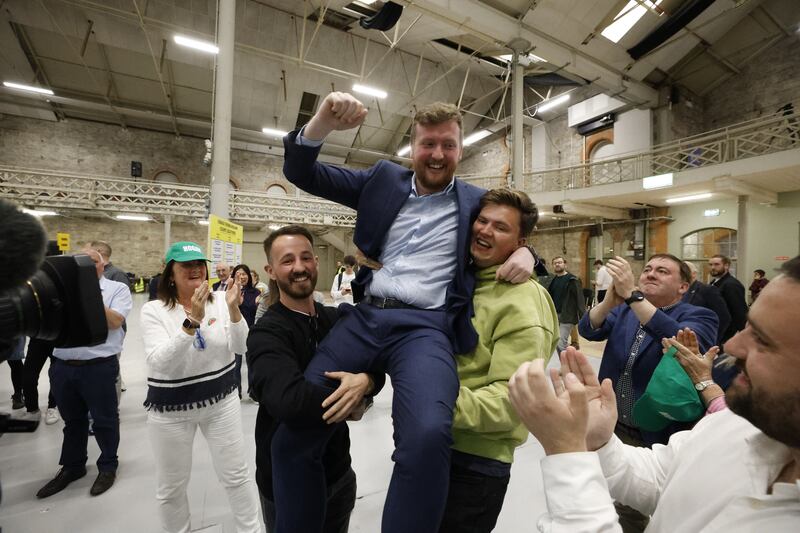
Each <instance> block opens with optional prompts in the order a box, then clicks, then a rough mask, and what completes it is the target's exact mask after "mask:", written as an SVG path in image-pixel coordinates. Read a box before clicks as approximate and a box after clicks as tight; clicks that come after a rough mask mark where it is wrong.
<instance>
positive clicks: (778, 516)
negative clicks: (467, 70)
mask: <svg viewBox="0 0 800 533" xmlns="http://www.w3.org/2000/svg"><path fill="white" fill-rule="evenodd" d="M366 112H367V111H366V108H365V107H364V106H363V105H362V104H361V102H359V101H358V100H356V99H355V98H354V97H352V96H351V95H349V94H345V93H331V94H330V95H328V96H327V97H326V98H325V99H324V101H323V102H322V103H321V104H320V106H319V109H318V111H317V113H316V114H315V115H314V117H313V118H312V119H311V121H310V122H309V123H308V124H306V126H304V127H303V128H302V129H300V130H298V131H295V132H292V133H291V134H289V135H288V136H287V138H286V139H285V141H286V155H285V158H286V165H285V167H284V171H285V173H286V176H287V178H288V179H289V180H290V181H291V182H292V183H294V184H296V185H297V186H298V187H300V188H302V189H304V190H306V191H307V192H309V193H311V194H315V195H317V196H321V197H324V198H328V199H331V200H335V201H339V202H342V203H343V204H345V205H347V206H348V207H351V208H353V209H356V210H357V212H358V218H357V222H356V228H355V233H354V245H355V246H356V247H357V249H358V253H357V254H356V255H346V256H345V257H343V259H342V261H341V264H340V265H337V269H336V272H335V275H334V277H333V279H332V281H331V289H330V298H331V300H332V301H333V305H332V306H325V305H323V302H324V296H323V294H322V293H321V292H319V291H317V290H316V289H317V286H316V285H317V277H318V269H319V260H318V258H317V257H316V256H315V255H314V251H313V250H314V249H313V235H312V233H311V232H310V231H309V230H308V229H307V228H304V227H302V226H295V225H290V226H285V227H283V228H281V229H278V230H275V231H273V232H272V233H270V234H269V235H268V236H267V237H266V239H265V241H264V253H265V261H266V268H265V270H266V274H267V275H268V278H269V280H268V281H269V283H263V282H261V281H260V280H259V278H258V274H257V273H256V272H255V269H251V268H250V267H249V266H247V265H244V264H239V265H235V266H231V265H228V264H225V263H217V264H216V265H214V273H215V274H216V277H217V278H218V281H217V282H216V283H213V285H210V284H209V283H210V277H211V274H210V266H209V259H208V258H207V257H206V256H205V254H204V253H203V250H202V248H201V247H200V246H199V245H198V244H196V243H194V242H188V241H182V242H176V243H174V244H172V245H171V246H170V248H169V250H168V251H167V253H166V255H165V257H164V262H163V265H162V269H161V272H160V273H159V274H158V275H156V276H154V277H153V278H152V280H151V281H150V284H149V293H150V298H149V301H148V302H147V303H146V304H144V306H143V308H142V311H141V329H142V331H141V334H142V337H143V340H144V352H145V353H144V359H145V363H146V365H147V397H146V400H145V402H144V408H145V409H146V411H147V425H148V433H149V439H150V444H151V448H152V453H153V456H154V458H155V464H156V468H155V470H156V471H155V477H156V488H155V499H156V502H157V505H158V510H159V517H160V521H161V525H162V528H163V530H164V531H168V532H188V531H189V528H190V524H191V512H190V509H189V501H188V497H187V490H186V489H187V484H188V481H189V478H190V476H191V472H192V448H193V442H194V438H195V434H196V433H197V430H198V429H199V430H200V432H201V433H202V435H203V437H204V439H205V441H206V444H207V446H208V449H209V450H210V452H211V457H212V460H213V463H214V467H215V471H216V473H217V477H218V479H219V482H220V484H221V485H222V486H223V487H224V488H225V490H226V492H227V495H228V501H229V505H230V508H231V511H232V514H233V517H234V521H235V524H236V530H237V531H238V532H239V533H244V532H252V533H254V532H257V531H261V528H262V524H265V525H266V528H267V531H268V532H270V533H272V532H277V533H290V532H298V531H302V532H319V531H325V532H329V531H330V532H345V531H347V529H348V524H349V520H350V516H351V513H352V511H353V509H354V505H355V498H356V475H355V472H354V471H353V469H352V467H351V458H350V451H349V450H350V440H349V439H350V435H349V431H348V427H347V424H346V423H345V422H346V421H353V422H355V421H358V420H359V419H360V418H361V417H362V416H363V415H364V413H365V412H366V410H367V409H368V408H369V406H370V405H371V404H372V399H373V397H374V396H375V395H376V394H378V393H379V392H380V391H381V389H382V388H383V386H384V384H385V380H386V375H389V376H390V377H391V380H392V388H393V401H392V420H393V424H394V436H395V450H394V454H393V456H392V459H393V461H394V462H395V467H394V471H393V474H392V479H391V481H390V484H389V489H388V491H387V496H386V502H385V506H384V514H383V521H382V531H384V532H388V533H392V532H409V531H414V532H420V533H425V532H430V533H434V532H437V531H438V532H441V533H456V532H462V531H471V532H472V531H474V532H489V531H491V530H492V529H493V528H494V527H495V525H496V523H497V517H498V515H499V513H500V511H501V509H502V507H503V503H504V501H505V497H506V491H507V487H508V484H509V479H510V471H511V465H512V463H513V459H514V452H515V449H516V448H517V447H518V446H519V445H520V444H522V443H523V442H525V440H526V438H527V436H528V431H530V432H531V433H533V435H534V436H535V437H536V438H537V439H538V440H539V442H540V443H541V444H542V446H543V448H544V451H545V454H546V457H545V459H544V460H543V461H542V467H541V468H542V475H543V480H544V486H545V497H546V500H547V508H548V514H547V515H545V516H543V517H541V518H540V519H539V521H538V523H537V525H536V526H534V525H533V524H532V525H531V529H533V528H534V527H538V529H539V530H540V531H587V532H594V531H598V532H599V531H624V532H626V533H629V532H639V531H644V530H645V529H647V531H651V532H653V531H657V532H662V531H663V532H666V531H714V532H716V531H720V532H721V531H755V530H764V531H779V532H783V531H787V532H788V531H790V530H794V529H796V527H797V523H798V520H800V505H799V503H800V498H798V492H797V487H798V485H797V479H800V440H798V435H800V418H798V416H799V415H798V413H800V409H798V408H800V387H798V383H800V381H798V380H800V370H798V369H800V365H799V364H798V360H797V357H798V356H797V352H796V346H797V343H798V342H799V341H800V338H798V335H799V333H798V328H797V327H796V323H797V320H798V319H800V314H798V313H800V311H798V307H797V305H796V303H797V301H798V299H799V298H800V258H795V259H793V260H791V261H789V262H787V263H786V264H784V266H783V268H782V270H781V272H780V273H779V274H778V275H777V276H776V277H775V278H774V279H773V280H772V281H771V282H769V284H768V280H767V279H766V272H765V271H764V270H756V271H755V272H754V279H753V281H752V283H751V284H750V286H749V290H750V294H751V304H752V310H751V309H750V307H749V306H748V303H747V301H746V299H745V289H744V285H743V284H742V283H741V282H740V281H739V280H737V279H736V277H735V276H734V275H733V274H732V271H731V270H732V261H731V259H730V258H728V257H726V256H724V255H714V256H713V257H711V258H710V259H709V260H708V265H707V267H708V273H709V274H710V277H711V279H710V282H709V283H708V284H706V283H704V282H703V281H702V276H701V275H700V274H699V272H698V268H697V265H696V264H694V263H692V262H684V261H682V260H681V259H679V258H678V257H676V256H674V255H671V254H667V253H658V254H654V255H652V256H651V257H649V258H648V259H647V260H646V261H645V263H644V266H643V268H642V270H641V272H637V271H635V269H634V267H633V266H632V264H631V262H630V261H629V260H628V259H626V258H624V257H621V256H618V255H615V256H613V257H609V258H606V259H605V260H603V259H600V258H598V259H597V260H595V261H594V264H593V265H592V267H593V270H594V274H595V275H594V280H592V281H590V280H586V283H584V282H583V281H582V280H581V279H580V278H579V277H578V276H577V275H576V273H575V272H570V270H569V266H570V265H569V263H568V261H567V259H566V258H565V257H563V256H556V257H554V258H552V260H551V262H550V266H551V268H552V271H551V272H548V271H547V268H546V264H547V263H546V262H545V261H543V260H542V259H541V258H540V257H538V255H537V253H536V251H535V250H534V249H533V247H532V246H531V245H530V244H531V243H530V242H529V239H530V238H531V235H532V233H533V231H534V227H535V224H536V221H537V219H538V210H537V208H536V206H535V204H534V203H533V202H532V201H531V199H530V198H529V197H528V196H527V195H526V194H525V193H524V192H521V191H514V190H510V189H493V190H490V191H485V190H483V189H480V188H477V187H474V186H472V185H469V184H466V183H464V182H461V181H459V180H457V179H455V177H454V173H455V169H456V167H457V164H458V161H459V159H460V157H461V150H462V132H461V115H460V113H459V111H458V109H457V108H456V107H455V106H452V105H449V104H443V103H437V104H433V105H431V106H427V107H424V108H421V109H420V110H419V111H418V112H417V114H416V116H415V117H414V121H413V124H412V127H411V144H412V152H411V157H412V169H411V170H409V169H407V168H405V167H402V166H399V165H396V164H394V163H390V162H387V161H381V162H379V163H378V164H376V165H375V166H374V167H373V168H370V169H365V170H352V169H346V168H341V167H334V166H332V165H328V164H325V163H321V162H318V161H317V160H316V157H317V154H318V153H319V147H320V145H321V144H322V143H323V142H324V140H325V138H326V136H327V135H328V134H329V133H330V132H332V131H336V130H343V129H352V128H356V127H358V126H359V124H360V123H361V122H362V121H363V119H364V116H365V115H366ZM363 198H368V199H369V201H362V200H361V199H363ZM81 253H84V254H86V255H88V256H89V257H90V258H91V259H92V261H93V262H94V264H95V265H96V271H97V276H98V280H99V285H100V289H101V293H102V297H103V304H104V306H105V319H106V322H107V326H108V331H109V333H108V337H107V339H106V341H105V342H104V343H103V344H101V345H98V346H93V347H82V348H70V349H62V348H54V347H53V346H52V345H50V344H46V343H39V342H38V341H35V340H32V341H31V342H30V343H29V344H28V357H27V360H26V361H25V363H22V361H21V359H22V354H23V351H24V342H21V343H20V345H19V349H18V350H17V351H16V352H15V356H14V357H13V358H12V359H13V360H11V361H9V365H10V367H11V369H12V378H13V379H12V381H13V383H14V397H13V402H14V403H13V407H14V408H15V409H21V408H22V407H26V408H27V414H26V416H28V417H33V418H38V417H40V416H41V414H40V411H39V406H38V391H37V390H36V388H35V387H36V382H38V375H39V372H40V371H41V369H42V366H43V364H44V362H45V361H46V360H47V359H48V358H49V360H50V365H51V366H50V370H49V376H50V383H51V392H52V399H51V401H50V402H49V405H48V410H47V415H46V421H48V423H49V422H50V421H51V410H52V411H53V412H54V413H55V412H56V411H55V410H56V409H57V410H58V412H60V416H61V418H62V419H63V421H64V437H63V443H62V450H61V456H60V459H59V464H60V465H61V469H60V470H59V471H58V473H57V474H56V476H55V477H54V478H53V479H52V480H51V481H50V482H48V483H47V484H46V485H44V486H43V487H42V488H41V489H40V490H39V492H38V493H37V496H38V497H39V498H46V497H49V496H52V495H53V494H56V493H57V492H59V491H61V490H64V489H65V488H66V487H67V486H68V485H69V484H70V483H71V482H72V481H74V480H76V479H78V478H80V477H82V476H84V475H86V473H87V471H86V462H87V459H88V458H87V440H88V435H89V434H90V433H93V434H94V437H95V439H96V440H97V443H98V445H99V447H100V456H99V458H98V459H97V469H98V476H97V478H96V480H95V482H94V484H93V485H92V488H91V491H90V492H91V494H92V495H99V494H102V493H103V492H105V491H107V490H109V488H111V486H112V485H113V484H114V481H115V479H116V470H117V466H118V464H119V459H118V457H117V448H118V444H119V413H118V405H119V399H120V396H119V394H120V391H121V390H124V385H123V381H122V377H121V375H120V372H119V357H120V355H121V352H122V344H123V339H124V338H125V335H126V317H127V316H128V314H129V312H130V310H131V308H132V300H131V293H130V289H131V287H130V284H129V280H128V276H127V275H125V274H124V273H123V272H122V271H121V270H119V269H117V268H116V267H115V266H114V265H113V264H112V263H111V261H110V258H111V247H110V246H109V245H108V243H105V242H103V241H93V242H90V243H87V245H86V246H85V247H84V248H83V250H82V252H81ZM564 253H565V254H566V250H565V251H564ZM356 257H358V260H357V259H356ZM592 285H593V287H592ZM590 287H592V288H590ZM587 294H588V296H587ZM354 304H355V305H354ZM748 313H750V314H749V315H748ZM576 331H577V332H579V333H580V335H581V336H582V337H583V338H585V339H587V340H589V341H604V342H605V347H604V351H603V356H602V360H601V363H600V368H599V372H595V370H594V368H593V367H592V365H591V364H590V363H589V361H588V359H587V358H586V356H585V355H584V354H582V353H581V352H580V351H579V350H577V349H576V348H577V346H578V339H577V333H575V332H576ZM573 335H574V336H573ZM554 354H555V355H556V358H557V359H558V360H559V362H560V370H559V369H552V370H551V371H550V372H549V373H548V372H547V371H546V370H545V368H546V366H547V363H548V361H550V359H551V357H552V356H553V355H554ZM243 361H246V364H247V374H248V379H247V393H246V395H244V396H243V394H242V392H243V388H242V365H243ZM237 396H238V398H237ZM248 399H252V400H253V401H255V402H257V403H258V405H259V406H258V417H257V422H256V426H255V429H254V433H255V441H256V472H255V473H254V474H252V473H251V472H249V469H248V466H247V458H246V457H245V455H244V449H245V448H244V438H245V437H244V435H245V430H244V428H243V426H242V418H241V405H240V401H248ZM55 421H57V417H56V418H55V420H54V421H53V422H55ZM259 510H260V513H261V516H259Z"/></svg>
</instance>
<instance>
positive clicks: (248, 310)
mask: <svg viewBox="0 0 800 533" xmlns="http://www.w3.org/2000/svg"><path fill="white" fill-rule="evenodd" d="M259 296H261V291H259V290H258V289H256V288H255V287H245V288H243V289H242V297H243V299H242V304H241V305H240V306H239V311H240V312H241V313H242V316H243V317H244V319H245V321H247V325H248V326H250V327H251V328H252V327H253V323H254V322H255V321H256V309H258V303H256V298H258V297H259Z"/></svg>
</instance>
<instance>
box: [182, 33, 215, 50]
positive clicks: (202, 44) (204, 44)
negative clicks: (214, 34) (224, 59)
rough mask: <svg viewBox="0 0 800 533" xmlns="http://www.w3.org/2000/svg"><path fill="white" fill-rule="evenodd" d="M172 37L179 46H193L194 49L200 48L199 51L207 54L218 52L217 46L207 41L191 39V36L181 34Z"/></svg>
mask: <svg viewBox="0 0 800 533" xmlns="http://www.w3.org/2000/svg"><path fill="white" fill-rule="evenodd" d="M174 39H175V42H176V43H178V44H179V45H181V46H186V47H188V48H194V49H195V50H200V51H201V52H207V53H209V54H218V53H219V47H218V46H217V45H215V44H214V43H210V42H208V41H200V40H198V39H192V38H191V37H184V36H183V35H176V36H175V37H174Z"/></svg>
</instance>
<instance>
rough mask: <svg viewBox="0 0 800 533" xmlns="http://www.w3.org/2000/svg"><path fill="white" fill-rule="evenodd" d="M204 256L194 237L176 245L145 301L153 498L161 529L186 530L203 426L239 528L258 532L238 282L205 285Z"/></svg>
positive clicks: (241, 532) (244, 328)
mask: <svg viewBox="0 0 800 533" xmlns="http://www.w3.org/2000/svg"><path fill="white" fill-rule="evenodd" d="M207 261H208V259H206V258H205V257H204V256H203V252H202V250H201V249H200V247H199V246H198V245H197V244H195V243H193V242H177V243H175V244H173V245H172V246H171V247H170V249H169V251H168V252H167V256H166V259H165V263H166V267H165V268H164V272H163V274H162V276H161V281H160V283H159V286H158V300H153V301H151V302H147V303H146V304H145V305H144V307H143V308H142V319H141V323H142V334H143V335H144V349H145V357H146V361H147V366H148V377H147V385H148V387H147V399H146V400H145V402H144V405H145V407H146V408H147V410H148V413H147V425H148V431H149V434H150V442H151V444H152V446H153V453H154V455H155V460H156V477H157V481H158V488H157V490H156V500H157V501H158V504H159V513H160V516H161V525H162V527H163V528H164V531H168V532H170V533H173V532H174V533H188V532H189V530H190V523H191V521H190V516H189V500H188V498H187V496H186V486H187V484H188V483H189V476H190V474H191V469H192V443H193V441H194V436H195V433H196V432H197V429H198V428H200V431H201V432H202V433H203V436H204V437H205V438H206V442H207V443H208V448H209V450H210V451H211V458H212V460H213V462H214V469H215V470H216V472H217V476H218V478H219V481H220V483H222V485H223V486H224V487H225V489H226V491H227V493H228V500H229V501H230V505H231V509H232V510H233V515H234V519H235V522H236V531H237V532H238V533H256V532H260V531H261V525H260V521H259V517H258V499H257V493H256V488H255V484H254V482H253V480H252V478H251V477H250V473H249V472H248V467H247V461H246V460H245V456H244V435H243V432H242V417H241V412H240V406H239V397H238V395H237V394H236V377H235V368H234V366H235V365H234V356H233V354H234V353H245V352H246V351H247V344H246V341H247V332H248V328H247V322H246V321H245V320H244V319H243V318H242V315H241V313H240V312H239V304H240V303H241V288H240V287H239V286H238V285H237V284H236V283H230V284H228V290H227V291H226V292H225V293H224V294H222V293H217V294H216V297H215V296H214V295H213V294H212V292H211V291H210V289H209V286H208V266H207ZM221 296H224V299H223V298H221Z"/></svg>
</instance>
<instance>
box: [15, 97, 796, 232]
mask: <svg viewBox="0 0 800 533" xmlns="http://www.w3.org/2000/svg"><path fill="white" fill-rule="evenodd" d="M793 148H800V115H799V114H798V113H797V112H796V111H793V112H791V113H775V114H773V115H769V116H765V117H759V118H756V119H753V120H749V121H747V122H742V123H740V124H735V125H732V126H728V127H725V128H721V129H718V130H714V131H710V132H706V133H703V134H701V135H695V136H692V137H687V138H684V139H680V140H678V141H674V142H671V143H667V144H663V145H659V146H655V147H653V148H652V149H651V150H649V151H647V152H640V153H636V154H629V155H624V156H621V157H618V158H615V159H609V160H604V161H598V162H594V163H587V164H581V165H573V166H568V167H561V168H553V169H546V170H541V171H536V172H526V173H524V174H523V176H522V180H521V181H518V182H517V187H521V188H522V189H523V190H525V191H526V192H528V193H538V192H548V191H559V190H565V189H579V188H585V187H592V186H595V185H605V184H609V183H620V182H625V181H632V180H637V179H642V178H644V177H646V176H652V175H654V174H664V173H668V172H680V171H685V170H691V169H694V168H701V167H705V166H709V165H718V164H720V163H725V162H729V161H736V160H741V159H747V158H750V157H757V156H760V155H766V154H771V153H777V152H781V151H784V150H790V149H793ZM462 179H464V180H465V181H469V182H470V183H473V184H475V185H478V186H481V187H484V188H486V189H490V188H493V187H501V186H504V185H506V179H507V178H506V175H505V174H491V175H478V176H464V177H462ZM0 197H3V198H8V199H10V200H13V201H15V202H17V203H19V204H22V205H25V206H28V207H47V208H62V209H78V210H91V211H99V212H107V213H143V214H150V215H175V216H182V217H189V218H196V219H203V218H205V217H206V216H207V213H208V205H209V197H210V189H209V187H207V186H196V185H194V186H193V185H179V184H173V183H158V182H150V181H134V180H130V179H120V178H116V177H113V176H87V175H81V174H75V173H67V172H53V171H49V170H39V169H24V168H11V167H8V168H3V167H0ZM228 201H229V204H228V208H229V215H230V218H231V220H234V221H240V222H254V221H255V222H259V223H268V222H278V223H287V222H289V223H300V224H310V225H325V226H341V227H352V226H354V225H355V218H356V217H355V212H354V211H353V210H351V209H348V208H346V207H343V206H341V205H338V204H335V203H332V202H328V201H325V200H318V199H316V198H313V197H307V196H305V195H295V196H272V195H268V194H266V193H262V192H255V191H231V193H230V196H229V200H228Z"/></svg>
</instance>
